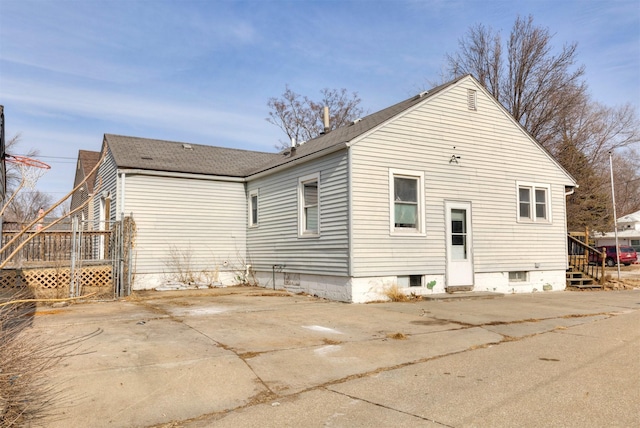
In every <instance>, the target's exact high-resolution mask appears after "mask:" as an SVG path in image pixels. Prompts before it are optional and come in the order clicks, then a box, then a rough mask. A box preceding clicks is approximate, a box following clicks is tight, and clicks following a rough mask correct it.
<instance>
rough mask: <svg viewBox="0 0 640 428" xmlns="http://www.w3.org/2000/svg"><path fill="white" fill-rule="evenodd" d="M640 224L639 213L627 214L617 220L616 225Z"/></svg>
mask: <svg viewBox="0 0 640 428" xmlns="http://www.w3.org/2000/svg"><path fill="white" fill-rule="evenodd" d="M636 222H637V223H640V211H636V212H634V213H631V214H627V215H625V216H622V217H620V218H619V219H618V223H636Z"/></svg>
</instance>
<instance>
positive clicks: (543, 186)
mask: <svg viewBox="0 0 640 428" xmlns="http://www.w3.org/2000/svg"><path fill="white" fill-rule="evenodd" d="M523 187H525V188H528V189H530V190H531V193H530V195H531V206H530V208H529V214H530V218H522V217H520V189H521V188H523ZM536 189H538V190H540V189H544V190H545V195H546V198H547V199H546V210H547V218H543V219H539V218H537V217H536ZM551 212H552V209H551V185H550V184H542V183H533V182H527V181H516V221H517V222H518V223H540V224H550V223H552V222H553V219H552V217H551Z"/></svg>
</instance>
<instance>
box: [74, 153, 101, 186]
mask: <svg viewBox="0 0 640 428" xmlns="http://www.w3.org/2000/svg"><path fill="white" fill-rule="evenodd" d="M99 160H100V152H93V151H90V150H80V151H78V162H79V163H80V166H81V167H82V174H83V175H82V178H83V179H84V178H85V177H87V176H88V175H89V173H90V172H91V170H92V169H93V168H94V167H95V166H96V164H97V163H98V161H99ZM96 173H97V171H95V172H94V173H93V175H92V176H91V177H89V179H88V180H87V181H86V185H87V192H88V193H89V194H91V193H93V182H94V181H95V178H96Z"/></svg>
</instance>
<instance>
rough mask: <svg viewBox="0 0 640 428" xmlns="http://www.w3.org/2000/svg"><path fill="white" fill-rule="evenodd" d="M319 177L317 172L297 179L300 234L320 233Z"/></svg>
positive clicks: (315, 234)
mask: <svg viewBox="0 0 640 428" xmlns="http://www.w3.org/2000/svg"><path fill="white" fill-rule="evenodd" d="M319 178H320V175H319V174H313V175H311V176H306V177H302V178H300V180H299V202H300V203H299V205H300V206H299V225H300V226H299V235H300V236H318V235H319V234H320V189H319Z"/></svg>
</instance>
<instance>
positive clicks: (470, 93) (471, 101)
mask: <svg viewBox="0 0 640 428" xmlns="http://www.w3.org/2000/svg"><path fill="white" fill-rule="evenodd" d="M476 101H477V92H476V91H475V90H474V89H467V107H468V108H469V110H477V105H476Z"/></svg>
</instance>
